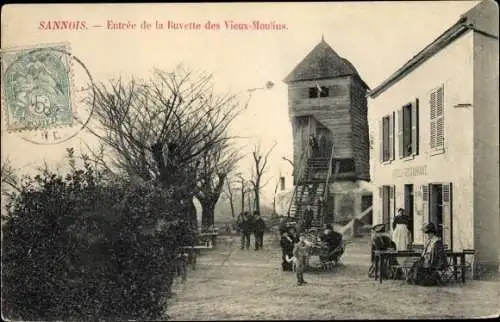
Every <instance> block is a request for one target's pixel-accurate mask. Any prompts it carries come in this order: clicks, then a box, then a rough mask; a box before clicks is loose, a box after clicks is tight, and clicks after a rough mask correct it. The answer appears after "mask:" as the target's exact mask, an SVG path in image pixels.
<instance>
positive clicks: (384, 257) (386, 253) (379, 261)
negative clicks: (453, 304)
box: [374, 250, 465, 283]
mask: <svg viewBox="0 0 500 322" xmlns="http://www.w3.org/2000/svg"><path fill="white" fill-rule="evenodd" d="M374 253H375V280H377V278H380V283H382V277H383V275H382V267H384V266H386V265H387V264H388V262H389V260H390V258H391V257H420V256H421V254H422V252H421V251H417V250H409V251H399V252H398V251H396V250H376V251H375V252H374ZM445 253H446V257H451V260H452V264H451V267H452V269H453V276H454V278H455V280H456V281H458V268H459V267H460V268H461V272H460V273H461V274H460V275H461V281H462V283H465V269H464V267H465V253H464V252H452V251H445ZM458 259H460V265H458Z"/></svg>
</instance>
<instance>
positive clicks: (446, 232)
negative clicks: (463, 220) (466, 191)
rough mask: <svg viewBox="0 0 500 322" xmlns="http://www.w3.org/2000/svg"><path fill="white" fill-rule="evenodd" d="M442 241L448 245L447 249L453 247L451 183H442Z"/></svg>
mask: <svg viewBox="0 0 500 322" xmlns="http://www.w3.org/2000/svg"><path fill="white" fill-rule="evenodd" d="M442 193H443V199H442V200H443V204H442V210H443V243H444V244H445V245H448V248H449V249H453V218H452V216H453V213H452V209H451V206H452V195H451V183H448V184H443V186H442Z"/></svg>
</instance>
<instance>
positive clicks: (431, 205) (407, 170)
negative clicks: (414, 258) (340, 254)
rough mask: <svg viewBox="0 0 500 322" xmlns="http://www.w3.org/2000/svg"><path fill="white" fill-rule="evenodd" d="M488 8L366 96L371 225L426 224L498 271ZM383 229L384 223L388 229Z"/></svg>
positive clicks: (494, 57)
mask: <svg viewBox="0 0 500 322" xmlns="http://www.w3.org/2000/svg"><path fill="white" fill-rule="evenodd" d="M498 68H499V58H498V7H497V6H496V4H495V3H494V2H493V1H483V2H481V3H479V4H478V5H476V6H475V7H474V8H472V9H471V10H469V11H468V12H466V13H465V14H463V15H462V16H461V17H460V19H459V20H458V21H457V23H455V24H454V25H453V26H451V27H450V28H449V29H448V30H446V31H445V32H444V33H443V34H442V35H440V36H439V37H438V38H437V39H436V40H434V41H433V42H432V43H431V44H429V45H428V46H427V47H425V48H424V49H422V50H421V51H420V52H419V53H418V54H417V55H416V56H414V57H413V58H412V59H410V60H409V61H408V62H407V63H406V64H404V65H403V66H402V67H401V68H400V69H398V70H397V71H396V72H395V73H393V74H392V75H391V76H390V77H389V78H387V79H386V80H385V81H384V82H383V83H382V84H380V85H379V86H377V87H376V88H375V89H373V90H372V91H371V92H370V93H369V96H370V98H371V99H370V101H369V108H368V119H369V123H370V124H369V125H370V132H371V136H372V137H373V141H374V146H373V150H372V153H371V166H370V168H371V169H370V170H371V173H370V176H371V178H372V180H373V184H374V185H375V186H377V187H378V194H374V202H373V203H374V204H373V211H374V217H373V221H374V223H375V224H376V223H386V224H388V225H389V226H391V224H392V219H393V216H394V214H395V212H396V210H397V208H404V209H405V210H406V212H407V213H408V215H409V216H410V217H411V218H412V227H410V228H411V230H412V232H413V239H414V243H415V244H423V242H424V240H423V237H424V236H423V232H422V227H423V226H424V225H425V224H426V223H428V222H434V223H435V224H437V225H438V226H439V228H440V232H441V234H442V237H443V240H444V243H445V244H446V245H448V247H449V248H450V249H453V250H455V251H460V250H463V249H475V250H476V251H477V252H478V255H477V257H478V260H479V263H480V264H482V265H498V263H499V248H500V247H499V246H500V212H499V121H498V120H499V101H498V88H499V78H498ZM391 228H392V227H391Z"/></svg>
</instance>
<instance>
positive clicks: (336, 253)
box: [319, 224, 344, 263]
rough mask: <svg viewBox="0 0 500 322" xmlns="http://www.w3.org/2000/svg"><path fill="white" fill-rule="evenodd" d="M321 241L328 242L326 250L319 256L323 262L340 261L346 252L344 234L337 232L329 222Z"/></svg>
mask: <svg viewBox="0 0 500 322" xmlns="http://www.w3.org/2000/svg"><path fill="white" fill-rule="evenodd" d="M320 241H322V242H324V243H325V244H326V252H325V253H324V254H322V255H320V256H319V259H320V261H321V262H329V261H333V262H335V263H336V262H338V260H339V259H340V256H342V254H344V243H343V236H342V234H341V233H338V232H336V231H335V230H334V229H333V226H332V225H331V224H327V225H326V227H325V230H324V231H323V234H321V235H320Z"/></svg>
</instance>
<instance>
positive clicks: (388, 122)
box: [380, 113, 394, 162]
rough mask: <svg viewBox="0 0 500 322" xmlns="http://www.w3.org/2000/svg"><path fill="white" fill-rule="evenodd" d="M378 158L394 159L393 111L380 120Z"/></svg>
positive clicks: (382, 159) (384, 159) (384, 160)
mask: <svg viewBox="0 0 500 322" xmlns="http://www.w3.org/2000/svg"><path fill="white" fill-rule="evenodd" d="M380 137H381V140H380V143H381V146H380V160H381V161H382V162H387V161H391V160H394V113H391V114H390V115H387V116H385V117H383V118H382V121H381V122H380Z"/></svg>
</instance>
